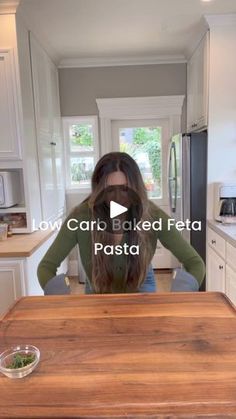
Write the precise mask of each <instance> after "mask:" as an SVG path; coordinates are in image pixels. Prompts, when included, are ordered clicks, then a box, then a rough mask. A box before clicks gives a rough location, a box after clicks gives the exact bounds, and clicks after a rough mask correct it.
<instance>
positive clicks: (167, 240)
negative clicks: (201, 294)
mask: <svg viewBox="0 0 236 419" xmlns="http://www.w3.org/2000/svg"><path fill="white" fill-rule="evenodd" d="M150 205H151V212H152V216H153V218H154V220H159V219H162V230H161V231H153V230H152V231H151V232H146V234H149V236H150V243H151V249H152V255H154V253H155V250H156V245H157V240H160V242H161V243H162V245H163V246H164V247H165V248H167V249H169V250H170V251H171V252H172V253H173V255H174V256H175V257H176V258H177V259H178V260H179V261H180V262H181V263H182V264H183V266H184V268H185V270H186V271H187V272H189V273H190V274H192V275H193V276H194V277H195V278H196V279H197V281H198V283H199V285H200V284H201V282H202V281H203V279H204V276H205V265H204V262H203V260H202V259H201V257H200V256H199V255H198V253H197V252H196V251H195V250H194V248H193V247H192V246H191V245H189V244H188V243H187V242H186V241H185V240H184V239H183V237H182V235H181V234H180V232H179V231H178V230H177V229H176V228H175V227H174V226H173V227H171V228H170V229H169V230H168V228H167V225H168V224H167V223H168V218H169V216H168V215H167V214H166V213H165V212H164V211H162V210H161V209H160V208H158V207H157V206H155V205H154V204H153V203H151V202H150ZM70 218H76V220H78V223H80V222H81V221H90V220H91V213H90V210H89V207H88V203H87V202H84V203H83V204H81V205H79V206H78V207H77V208H76V209H75V210H74V211H73V212H72V213H71V214H70V215H69V216H68V217H67V219H66V220H65V222H64V223H63V225H62V227H61V229H60V231H59V233H58V235H57V237H56V239H55V240H54V242H53V243H52V245H51V246H50V248H49V249H48V251H47V253H46V254H45V256H44V257H43V259H42V260H41V262H40V264H39V266H38V278H39V282H40V285H41V287H42V288H44V287H45V285H46V283H47V281H49V279H51V278H52V277H53V276H55V275H56V272H57V268H58V267H59V266H60V264H61V262H62V261H63V260H64V259H65V258H66V256H67V255H68V254H69V252H70V251H71V250H72V249H73V247H74V246H75V245H76V244H78V245H79V249H80V256H81V261H82V264H83V267H84V270H85V272H86V275H87V278H88V280H89V281H90V282H91V277H92V253H91V252H92V250H91V249H92V238H91V232H90V231H82V230H79V229H78V230H77V231H71V230H70V229H68V227H67V221H68V220H69V219H70ZM123 240H124V239H123ZM140 251H142V250H141V249H140ZM137 257H139V256H138V255H137ZM110 258H111V263H112V266H113V272H114V285H113V289H114V293H119V292H122V290H123V278H124V272H125V255H112V256H110ZM101 272H102V268H101Z"/></svg>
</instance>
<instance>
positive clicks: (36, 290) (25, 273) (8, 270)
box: [0, 233, 68, 316]
mask: <svg viewBox="0 0 236 419" xmlns="http://www.w3.org/2000/svg"><path fill="white" fill-rule="evenodd" d="M56 235H57V233H55V234H53V235H52V236H50V237H49V239H48V240H46V241H45V242H44V243H43V244H42V245H41V246H40V247H39V248H38V249H37V250H36V251H35V252H34V253H33V254H32V255H31V256H29V257H24V258H17V259H16V258H4V259H0V316H1V315H2V314H3V313H5V312H6V311H7V310H8V309H9V307H10V306H11V305H12V304H13V303H14V301H15V300H17V299H18V298H20V297H23V296H33V295H43V290H42V288H41V287H40V285H39V282H38V277H37V268H38V264H39V262H40V260H41V259H42V257H43V256H44V254H45V253H46V251H47V250H48V248H49V247H50V246H51V244H52V242H53V241H54V239H55V238H56ZM67 270H68V259H67V258H66V259H65V260H64V261H63V262H62V264H61V266H60V267H59V269H58V271H57V273H58V274H59V273H67Z"/></svg>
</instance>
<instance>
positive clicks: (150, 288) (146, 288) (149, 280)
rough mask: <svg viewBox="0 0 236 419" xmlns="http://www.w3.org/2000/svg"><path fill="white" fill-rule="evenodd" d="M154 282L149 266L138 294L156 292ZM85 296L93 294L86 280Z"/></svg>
mask: <svg viewBox="0 0 236 419" xmlns="http://www.w3.org/2000/svg"><path fill="white" fill-rule="evenodd" d="M156 291H157V288H156V280H155V275H154V272H153V269H152V265H150V266H149V269H148V272H147V275H146V278H145V281H144V282H143V284H142V285H141V287H140V288H139V292H156ZM85 294H94V292H93V290H92V289H91V288H90V284H89V282H88V280H87V279H86V281H85Z"/></svg>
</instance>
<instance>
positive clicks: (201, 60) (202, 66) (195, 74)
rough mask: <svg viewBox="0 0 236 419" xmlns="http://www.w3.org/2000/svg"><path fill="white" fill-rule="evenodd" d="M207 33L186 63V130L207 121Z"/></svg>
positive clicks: (190, 130)
mask: <svg viewBox="0 0 236 419" xmlns="http://www.w3.org/2000/svg"><path fill="white" fill-rule="evenodd" d="M208 56H209V33H207V34H206V36H205V37H204V38H203V39H202V40H201V42H200V44H199V46H198V47H197V49H196V50H195V52H194V53H193V55H192V57H191V59H190V60H189V62H188V65H187V91H188V93H187V130H188V132H193V131H199V130H200V129H202V128H203V127H206V126H207V122H208V67H209V66H208V59H209V58H208Z"/></svg>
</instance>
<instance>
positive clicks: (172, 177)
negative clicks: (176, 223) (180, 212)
mask: <svg viewBox="0 0 236 419" xmlns="http://www.w3.org/2000/svg"><path fill="white" fill-rule="evenodd" d="M173 168H174V173H173V174H172V169H173ZM168 175H169V176H168V190H169V205H170V210H171V211H172V212H173V213H175V212H176V202H177V161H176V148H175V143H174V142H172V143H171V146H170V153H169V167H168ZM173 192H174V193H173Z"/></svg>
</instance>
